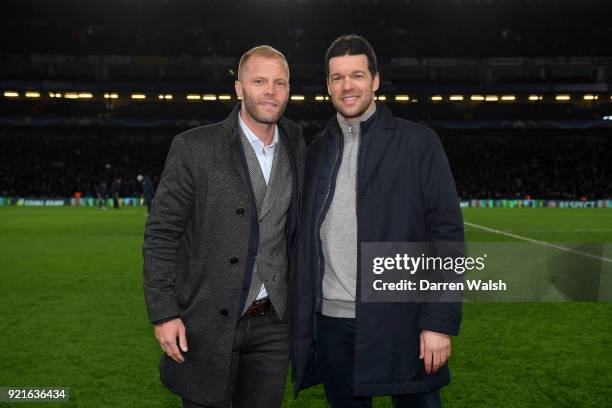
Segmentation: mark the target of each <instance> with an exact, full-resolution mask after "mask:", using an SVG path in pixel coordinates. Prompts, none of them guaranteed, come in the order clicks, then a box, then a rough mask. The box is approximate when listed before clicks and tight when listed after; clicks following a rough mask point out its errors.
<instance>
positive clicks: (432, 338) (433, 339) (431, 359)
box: [419, 330, 451, 374]
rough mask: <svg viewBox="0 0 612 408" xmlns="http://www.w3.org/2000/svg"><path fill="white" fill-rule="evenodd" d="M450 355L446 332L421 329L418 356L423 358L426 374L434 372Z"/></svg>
mask: <svg viewBox="0 0 612 408" xmlns="http://www.w3.org/2000/svg"><path fill="white" fill-rule="evenodd" d="M450 355H451V341H450V337H449V336H448V335H446V334H442V333H436V332H432V331H429V330H423V331H421V352H420V355H419V358H420V359H421V360H424V363H425V371H426V372H427V374H434V373H436V372H437V371H438V370H439V369H440V367H442V366H443V365H444V364H445V363H446V361H447V360H448V358H449V357H450Z"/></svg>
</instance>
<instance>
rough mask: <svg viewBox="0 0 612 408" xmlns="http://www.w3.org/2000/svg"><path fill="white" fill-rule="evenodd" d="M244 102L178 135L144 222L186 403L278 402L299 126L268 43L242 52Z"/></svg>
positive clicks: (158, 310)
mask: <svg viewBox="0 0 612 408" xmlns="http://www.w3.org/2000/svg"><path fill="white" fill-rule="evenodd" d="M235 90H236V94H237V96H238V97H240V98H241V99H242V101H241V102H240V103H239V104H237V105H236V107H235V108H234V110H233V112H232V113H231V114H230V115H229V117H228V118H227V119H225V120H224V121H222V122H219V123H215V124H212V125H209V126H204V127H198V128H195V129H191V130H189V131H187V132H184V133H181V134H179V135H178V136H176V137H175V139H174V141H173V143H172V146H171V148H170V152H169V154H168V158H167V160H166V165H165V169H164V172H163V174H162V178H161V181H160V183H159V187H158V189H157V192H156V194H155V199H154V201H153V206H152V209H151V214H150V216H149V219H148V221H147V225H146V229H145V240H144V246H143V254H144V291H145V298H146V302H147V307H148V314H149V320H150V321H151V323H152V324H154V325H155V336H156V338H157V339H158V341H159V343H160V346H161V348H162V349H163V350H164V352H165V354H164V356H163V357H162V360H161V362H160V377H161V381H162V383H163V384H164V385H165V386H166V387H168V388H169V389H170V390H171V391H173V392H175V393H177V394H179V395H180V396H181V397H183V405H184V407H229V406H230V405H231V406H232V407H233V408H246V407H248V408H274V407H280V406H281V403H282V400H283V390H284V385H285V379H286V375H287V368H288V359H289V329H288V325H287V302H288V283H287V282H288V277H289V274H290V268H292V265H291V264H290V262H289V254H291V253H292V252H293V248H294V246H295V239H296V225H297V217H298V213H299V208H298V205H299V199H298V197H299V194H300V187H301V185H302V180H301V179H302V167H303V155H304V142H303V139H302V130H301V128H300V127H299V126H298V125H296V124H295V123H293V122H291V121H289V120H287V119H285V118H282V115H283V112H284V110H285V106H286V105H287V101H288V99H289V67H288V64H287V61H286V60H285V57H284V56H283V54H282V53H280V52H279V51H277V50H275V49H274V48H272V47H270V46H265V45H264V46H259V47H255V48H252V49H251V50H249V51H248V52H247V53H245V54H244V55H243V56H242V58H241V59H240V64H239V68H238V80H237V81H236V82H235Z"/></svg>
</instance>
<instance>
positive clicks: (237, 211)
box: [236, 208, 244, 215]
mask: <svg viewBox="0 0 612 408" xmlns="http://www.w3.org/2000/svg"><path fill="white" fill-rule="evenodd" d="M236 214H238V215H244V208H239V209H237V210H236Z"/></svg>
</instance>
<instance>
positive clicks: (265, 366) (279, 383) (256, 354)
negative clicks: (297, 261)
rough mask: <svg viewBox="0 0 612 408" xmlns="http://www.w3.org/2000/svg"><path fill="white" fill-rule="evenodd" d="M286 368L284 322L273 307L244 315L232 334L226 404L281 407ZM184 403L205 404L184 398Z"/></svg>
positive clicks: (188, 407)
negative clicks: (256, 313) (259, 314)
mask: <svg viewBox="0 0 612 408" xmlns="http://www.w3.org/2000/svg"><path fill="white" fill-rule="evenodd" d="M288 368H289V326H288V324H287V322H286V321H284V322H283V321H280V320H279V319H278V316H277V315H276V312H275V311H274V309H271V310H270V311H269V312H267V313H266V314H265V315H264V316H259V317H251V318H245V317H243V318H242V319H240V321H239V322H238V326H237V327H236V334H235V336H234V345H233V347H232V360H231V366H230V379H229V387H228V390H227V397H226V405H225V407H229V406H230V404H231V407H232V408H280V406H281V404H282V402H283V396H284V390H285V381H286V379H287V369H288ZM183 407H184V408H203V407H206V406H204V405H198V404H195V403H193V402H191V401H187V400H185V399H183ZM206 408H212V407H206ZM215 408H216V407H215Z"/></svg>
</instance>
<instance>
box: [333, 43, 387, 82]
mask: <svg viewBox="0 0 612 408" xmlns="http://www.w3.org/2000/svg"><path fill="white" fill-rule="evenodd" d="M361 54H364V55H365V56H366V57H367V58H368V71H370V74H372V77H374V76H375V75H376V73H377V72H378V62H377V61H376V53H375V52H374V48H372V45H370V43H369V42H368V40H366V39H365V38H363V37H362V36H360V35H356V34H345V35H341V36H340V37H338V38H336V39H335V40H334V41H333V42H332V43H331V45H330V46H329V48H328V49H327V52H326V53H325V75H326V76H327V77H329V60H330V59H332V58H334V57H342V56H343V55H361Z"/></svg>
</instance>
